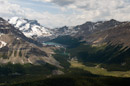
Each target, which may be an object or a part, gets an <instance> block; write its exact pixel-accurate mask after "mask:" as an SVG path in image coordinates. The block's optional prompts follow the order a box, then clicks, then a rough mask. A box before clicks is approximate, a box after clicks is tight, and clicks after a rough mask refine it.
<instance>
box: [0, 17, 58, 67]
mask: <svg viewBox="0 0 130 86" xmlns="http://www.w3.org/2000/svg"><path fill="white" fill-rule="evenodd" d="M9 62H11V63H13V64H16V63H20V64H27V63H31V64H35V65H39V64H45V63H49V64H52V65H55V66H58V67H60V66H59V63H58V62H57V61H56V60H55V59H54V58H53V57H51V55H50V53H49V52H46V51H45V49H44V47H43V46H42V44H40V43H38V42H37V41H34V40H33V39H30V38H27V37H26V36H25V35H24V34H23V33H22V32H21V31H19V30H18V29H16V28H15V27H13V26H12V25H10V24H9V23H8V22H7V21H5V20H4V19H2V18H0V63H1V64H6V63H9Z"/></svg>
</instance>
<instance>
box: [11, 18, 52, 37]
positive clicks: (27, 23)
mask: <svg viewBox="0 0 130 86" xmlns="http://www.w3.org/2000/svg"><path fill="white" fill-rule="evenodd" d="M9 23H10V24H12V25H14V26H15V27H16V28H17V29H19V30H20V31H22V32H23V34H24V35H25V36H27V37H29V38H34V37H35V38H37V37H48V36H51V35H52V34H51V32H50V31H49V30H48V29H47V28H45V27H43V26H41V25H40V24H39V23H38V22H37V21H36V20H28V19H25V18H21V17H13V18H11V19H9Z"/></svg>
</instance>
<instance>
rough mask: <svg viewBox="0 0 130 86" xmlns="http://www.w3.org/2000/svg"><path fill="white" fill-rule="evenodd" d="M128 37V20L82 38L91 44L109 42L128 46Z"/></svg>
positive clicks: (129, 30)
mask: <svg viewBox="0 0 130 86" xmlns="http://www.w3.org/2000/svg"><path fill="white" fill-rule="evenodd" d="M129 38H130V22H125V23H122V24H120V25H118V26H116V27H113V28H109V29H108V30H105V31H100V32H96V33H93V34H91V35H89V36H87V37H86V38H85V39H84V40H86V41H87V42H89V43H92V44H99V43H111V44H113V45H116V44H122V45H123V46H124V47H126V46H128V47H130V41H129Z"/></svg>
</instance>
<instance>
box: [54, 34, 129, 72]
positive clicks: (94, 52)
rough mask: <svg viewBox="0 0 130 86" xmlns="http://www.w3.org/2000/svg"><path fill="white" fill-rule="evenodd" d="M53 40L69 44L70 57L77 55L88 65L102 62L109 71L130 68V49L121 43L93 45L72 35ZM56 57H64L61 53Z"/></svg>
mask: <svg viewBox="0 0 130 86" xmlns="http://www.w3.org/2000/svg"><path fill="white" fill-rule="evenodd" d="M52 41H54V42H56V43H61V44H63V45H66V46H69V47H67V53H70V57H71V58H73V57H77V59H78V61H80V62H82V63H83V64H85V65H87V66H96V65H98V64H100V66H101V67H103V68H105V69H107V70H108V71H128V70H129V69H130V49H129V48H127V47H123V45H121V44H117V45H112V44H100V45H95V46H93V45H90V44H87V43H85V42H81V41H80V39H76V38H73V37H70V36H62V37H58V38H57V39H54V40H52ZM55 57H56V59H60V57H63V58H64V56H59V55H55ZM65 58H66V57H65ZM64 60H65V59H64Z"/></svg>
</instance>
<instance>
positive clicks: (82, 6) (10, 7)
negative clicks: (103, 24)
mask: <svg viewBox="0 0 130 86" xmlns="http://www.w3.org/2000/svg"><path fill="white" fill-rule="evenodd" d="M33 1H43V2H47V3H53V4H55V5H56V6H57V7H58V8H60V9H61V13H59V14H54V13H51V12H50V11H48V12H38V11H36V10H34V9H31V8H25V7H21V6H20V5H18V4H12V3H9V2H8V0H0V16H2V17H5V18H9V17H12V16H22V17H26V18H28V19H36V20H38V21H39V22H40V23H41V24H43V25H45V26H47V27H56V26H63V25H70V26H73V25H78V24H82V23H84V22H86V21H98V20H108V19H112V18H113V19H117V20H122V21H123V20H130V15H129V14H130V10H129V9H130V1H129V0H33ZM70 11H71V13H68V14H66V13H64V12H70Z"/></svg>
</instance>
